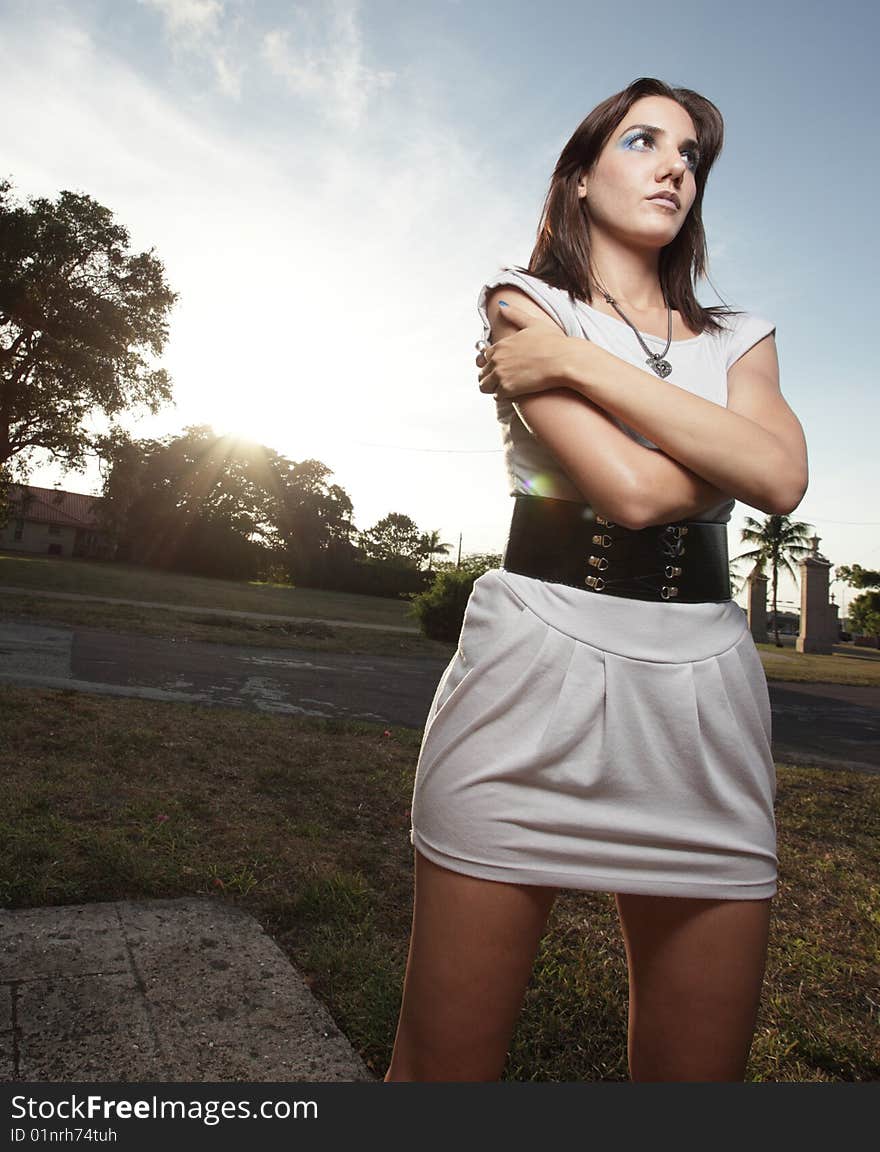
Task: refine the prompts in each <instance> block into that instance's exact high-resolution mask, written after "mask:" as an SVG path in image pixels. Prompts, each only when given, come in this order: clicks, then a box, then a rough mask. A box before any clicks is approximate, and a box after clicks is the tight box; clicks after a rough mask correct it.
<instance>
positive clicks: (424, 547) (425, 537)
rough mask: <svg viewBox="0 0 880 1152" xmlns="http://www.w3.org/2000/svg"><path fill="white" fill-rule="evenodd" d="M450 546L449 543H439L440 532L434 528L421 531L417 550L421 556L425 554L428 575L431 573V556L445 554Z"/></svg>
mask: <svg viewBox="0 0 880 1152" xmlns="http://www.w3.org/2000/svg"><path fill="white" fill-rule="evenodd" d="M451 547H452V545H451V544H441V543H440V533H439V532H437V531H436V530H435V531H433V532H423V533H422V539H421V546H420V549H419V551H420V554H421V555H422V556H426V557H427V559H428V567H427V569H426V571H427V572H428V575H430V573H431V558H432V557H433V556H445V555H446V554H447V552H448V551H449V549H450V548H451Z"/></svg>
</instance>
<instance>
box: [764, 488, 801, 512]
mask: <svg viewBox="0 0 880 1152" xmlns="http://www.w3.org/2000/svg"><path fill="white" fill-rule="evenodd" d="M806 491H807V489H806V486H804V487H803V488H798V489H797V490H796V491H790V492H786V493H783V492H781V491H779V490H778V489H777V490H776V491H775V492H774V493H773V499H772V500H768V501H767V502H766V503H765V506H764V508H763V509H762V511H764V512H767V513H769V514H770V515H771V516H790V515H791V513H792V512H794V510H795V508H797V507H798V505H799V504H800V502H801V500H803V498H804V494H805V493H806Z"/></svg>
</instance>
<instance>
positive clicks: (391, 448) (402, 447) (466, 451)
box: [348, 440, 504, 456]
mask: <svg viewBox="0 0 880 1152" xmlns="http://www.w3.org/2000/svg"><path fill="white" fill-rule="evenodd" d="M348 443H349V444H356V445H357V446H358V447H359V448H381V449H382V450H383V451H384V452H446V453H453V454H455V455H459V456H461V455H473V454H486V453H492V454H493V455H498V453H499V452H503V451H504V449H503V448H416V447H413V445H412V444H371V443H368V442H367V441H366V440H349V441H348Z"/></svg>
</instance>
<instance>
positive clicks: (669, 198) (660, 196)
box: [648, 192, 681, 208]
mask: <svg viewBox="0 0 880 1152" xmlns="http://www.w3.org/2000/svg"><path fill="white" fill-rule="evenodd" d="M648 199H649V200H660V201H662V202H663V203H664V204H669V205H670V206H671V207H672V208H680V207H681V202H680V201H679V199H678V196H676V194H675V193H674V192H655V193H654V195H653V196H649V197H648Z"/></svg>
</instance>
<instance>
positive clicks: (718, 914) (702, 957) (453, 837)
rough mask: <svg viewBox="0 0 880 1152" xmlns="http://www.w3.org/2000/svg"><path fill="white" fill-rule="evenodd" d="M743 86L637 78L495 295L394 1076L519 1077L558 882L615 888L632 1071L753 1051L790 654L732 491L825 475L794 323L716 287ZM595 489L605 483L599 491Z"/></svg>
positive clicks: (785, 497)
mask: <svg viewBox="0 0 880 1152" xmlns="http://www.w3.org/2000/svg"><path fill="white" fill-rule="evenodd" d="M722 134H723V124H722V119H721V115H720V113H719V112H718V109H717V108H716V107H715V106H714V105H713V104H711V103H710V102H709V101H708V100H706V99H704V98H703V97H701V96H699V95H698V94H697V93H695V92H692V91H691V90H689V89H683V88H676V89H673V88H670V87H668V86H667V85H666V84H663V83H662V82H660V81H658V80H652V79H645V78H642V79H640V80H637V81H635V82H634V83H633V84H631V85H630V86H629V87H628V88H626V89H625V90H624V91H622V92H620V93H618V94H616V95H614V96H612V97H610V98H609V99H608V100H606V101H604V102H603V103H602V104H600V105H599V106H598V107H597V108H595V109H594V110H593V112H591V113H590V114H589V116H587V118H586V119H585V120H584V121H583V123H582V124H581V125H580V126H579V127H578V129H577V130H576V132H575V133H574V135H573V136H572V138H571V140H570V141H569V142H568V144H567V145H566V147H565V149H564V150H563V152H562V155H561V157H560V159H559V162H558V164H557V166H556V170H555V172H554V174H553V178H552V181H551V186H550V190H549V193H548V196H547V201H546V203H545V206H544V213H543V218H542V222H541V227H540V229H539V232H538V240H537V244H536V246H535V249H534V251H533V253H532V257H531V260H530V262H529V266H528V271H527V272H523V271H519V270H516V269H509V268H508V269H503V270H502V271H501V272H500V273H499V274H498V275H497V276H496V277H495V278H494V279H493V280H491V281H490V282H489V283H488V284H487V285H485V286H484V288H483V290H482V292H481V294H480V300H479V307H480V311H481V315H482V317H483V321H484V327H485V333H484V334H485V335H486V336H487V337H490V338H491V344H488V343H484V342H481V343H484V350H483V352H482V353H481V355H480V356H479V357H478V359H477V363H478V365H479V366H480V368H481V372H480V388H481V390H482V391H483V392H485V393H487V394H492V395H494V397H495V401H496V413H497V415H498V419H499V421H500V422H501V424H502V429H503V434H504V444H505V455H506V462H507V467H508V471H509V475H510V479H511V491H512V494H513V495H514V497H515V504H514V513H513V519H512V522H511V528H510V536H509V539H508V543H507V547H506V549H505V553H504V558H503V561H502V567H501V568H500V569H493V570H491V571H489V572H487V573H485V574H484V575H483V576H481V577H480V578H479V579H478V580H477V581H476V582H475V584H474V589H473V592H472V594H471V597H470V600H469V601H468V606H467V611H466V614H465V620H464V624H463V627H462V631H461V637H460V643H459V648H458V650H457V652H456V654H455V656H454V658H453V659H452V661H451V662H450V664H449V666H448V667H447V669H446V671H445V672H444V674H443V677H442V679H441V681H440V683H439V685H438V687H437V692H436V694H435V697H434V701H433V703H432V705H431V710H430V713H429V716H428V722H427V725H426V728H425V733H424V737H423V741H422V747H421V752H420V755H419V762H418V767H417V772H416V781H415V789H414V795H413V826H412V842H413V844H414V849H415V897H414V908H413V923H412V936H411V941H410V950H409V958H408V963H407V971H406V979H405V984H404V990H403V999H402V1005H401V1012H400V1020H399V1024H398V1029H397V1036H396V1040H395V1045H394V1053H393V1056H392V1061H391V1065H390V1068H389V1070H388V1073H387V1075H386V1080H389V1081H390V1080H494V1079H497V1078H499V1077H500V1075H501V1073H502V1070H503V1066H504V1061H505V1058H506V1054H507V1050H508V1046H509V1042H510V1038H511V1035H512V1033H513V1029H514V1027H515V1024H516V1020H517V1016H518V1013H519V1011H520V1008H521V1005H522V999H523V995H524V992H525V989H526V986H527V983H528V980H529V977H530V974H531V970H532V965H533V963H534V958H535V954H536V950H537V947H538V943H539V941H540V938H541V936H542V934H543V932H544V930H545V927H546V922H547V917H548V914H549V912H550V909H551V906H552V904H553V900H554V897H555V895H556V892H557V891H558V889H559V888H576V889H592V890H598V891H607V892H613V893H614V894H615V898H616V904H617V909H618V913H619V917H620V922H621V928H622V932H623V938H624V942H625V946H626V953H627V962H628V969H629V1030H628V1056H629V1069H630V1075H631V1077H632V1079H633V1080H639V1081H642V1080H654V1081H656V1080H679V1081H680V1080H689V1081H693V1080H699V1081H707V1080H742V1079H743V1077H744V1074H745V1068H746V1062H747V1058H748V1053H749V1048H750V1045H751V1041H752V1036H753V1032H754V1027H755V1020H756V1015H757V1010H758V1004H759V997H760V990H761V983H762V980H763V974H764V967H765V961H766V947H767V937H768V925H769V916H770V902H771V898H772V896H773V895H774V894H775V892H776V865H777V860H776V854H775V823H774V814H773V801H774V798H775V791H776V783H775V775H774V768H773V760H772V758H771V755H770V707H769V698H768V694H767V684H766V679H765V677H764V673H763V669H762V667H761V663H760V659H759V657H758V654H757V652H756V649H755V646H754V643H753V641H752V638H751V635H750V634H749V631H748V628H747V624H746V620H745V617H744V614H743V612H742V610H741V609H740V608H739V606H738V605H737V604H735V603H734V602H733V600H732V599H731V598H730V584H729V573H728V558H727V546H726V522H727V521H728V520H729V518H730V512H731V509H732V507H733V504H734V500H735V499H740V500H743V501H745V502H746V503H747V504H749V505H751V506H752V507H754V508H758V509H761V510H762V511H765V512H768V513H790V512H792V511H793V510H794V509H795V507H796V506H797V505H798V504H799V502H800V501H801V499H802V497H803V494H804V492H805V490H806V486H807V458H806V447H805V443H804V437H803V432H802V429H801V426H800V424H799V422H798V420H797V418H796V417H795V415H794V414H793V413H792V411H791V409H790V408H789V407H788V405H787V403H786V402H785V400H784V399H783V397H782V395H781V393H780V390H779V374H778V364H777V357H776V348H775V342H774V338H773V334H774V331H775V329H774V327H773V325H772V324H771V323H769V322H768V321H766V320H764V319H762V318H761V317H759V316H755V315H752V314H745V313H734V312H731V311H730V310H729V309H726V308H713V309H706V308H703V307H701V306H700V304H699V303H698V302H697V300H696V296H695V293H694V280H695V279H697V278H699V277H701V276H702V275H703V274H704V268H705V257H706V246H705V235H704V232H703V225H702V219H701V208H702V198H703V191H704V188H705V184H706V178H707V176H708V174H709V171H710V169H711V167H712V164H713V162H714V160H715V158H716V156H717V155H718V153H719V151H720V148H721V144H722ZM597 510H598V511H597Z"/></svg>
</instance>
